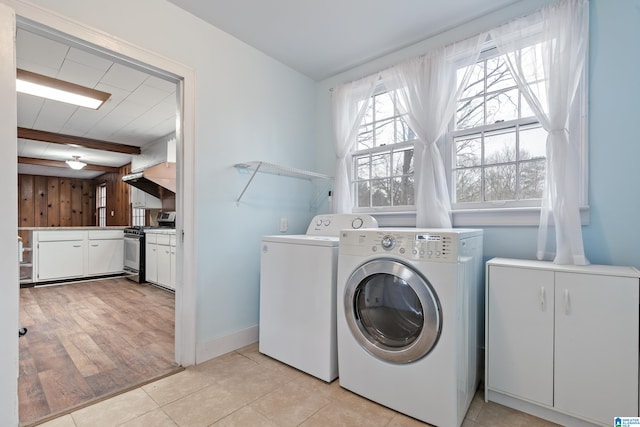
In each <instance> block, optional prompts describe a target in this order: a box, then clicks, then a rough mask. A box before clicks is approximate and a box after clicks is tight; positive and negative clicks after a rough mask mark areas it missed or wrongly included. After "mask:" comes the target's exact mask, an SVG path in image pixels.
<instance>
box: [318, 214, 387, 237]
mask: <svg viewBox="0 0 640 427" xmlns="http://www.w3.org/2000/svg"><path fill="white" fill-rule="evenodd" d="M363 228H378V221H376V219H375V218H374V217H372V216H371V215H367V214H326V215H316V216H315V217H314V218H313V219H312V220H311V223H309V227H308V228H307V235H316V236H335V237H338V236H339V235H340V230H345V229H349V230H360V229H363Z"/></svg>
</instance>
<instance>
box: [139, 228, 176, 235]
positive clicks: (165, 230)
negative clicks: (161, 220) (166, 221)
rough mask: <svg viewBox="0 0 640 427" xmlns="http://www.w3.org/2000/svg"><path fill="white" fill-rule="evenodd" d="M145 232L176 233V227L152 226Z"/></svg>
mask: <svg viewBox="0 0 640 427" xmlns="http://www.w3.org/2000/svg"><path fill="white" fill-rule="evenodd" d="M144 233H145V234H176V229H175V228H151V229H145V230H144Z"/></svg>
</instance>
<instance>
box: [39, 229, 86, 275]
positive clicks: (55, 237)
mask: <svg viewBox="0 0 640 427" xmlns="http://www.w3.org/2000/svg"><path fill="white" fill-rule="evenodd" d="M85 247H86V239H85V233H83V232H78V231H44V232H39V233H38V236H37V255H36V256H37V270H36V271H37V272H36V280H37V281H43V280H58V279H71V278H76V277H83V276H84V260H85Z"/></svg>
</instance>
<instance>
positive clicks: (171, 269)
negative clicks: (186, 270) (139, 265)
mask: <svg viewBox="0 0 640 427" xmlns="http://www.w3.org/2000/svg"><path fill="white" fill-rule="evenodd" d="M145 236H146V243H145V245H146V246H145V250H146V254H145V256H146V260H145V261H146V267H145V269H146V270H145V276H146V280H147V281H148V282H151V283H155V284H156V285H160V286H163V287H165V288H168V289H172V290H175V289H176V285H175V283H176V279H175V275H176V261H175V248H176V244H175V242H176V240H175V238H176V236H175V232H169V233H167V232H166V231H164V230H163V231H160V232H157V233H156V232H153V231H148V232H147V233H146V234H145Z"/></svg>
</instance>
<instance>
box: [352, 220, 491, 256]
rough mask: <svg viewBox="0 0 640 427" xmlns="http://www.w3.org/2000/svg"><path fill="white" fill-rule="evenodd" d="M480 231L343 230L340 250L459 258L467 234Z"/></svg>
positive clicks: (364, 253) (363, 254)
mask: <svg viewBox="0 0 640 427" xmlns="http://www.w3.org/2000/svg"><path fill="white" fill-rule="evenodd" d="M476 232H477V230H460V229H455V230H454V229H417V228H416V229H382V228H381V229H377V230H343V231H342V232H341V234H340V249H339V250H340V254H344V255H356V256H368V255H381V256H382V255H385V254H389V255H390V256H391V255H393V256H394V257H399V258H405V259H408V260H425V261H441V262H456V261H457V260H458V256H459V253H460V250H461V249H463V246H464V245H465V244H466V242H465V240H464V238H465V237H471V235H472V234H476ZM480 233H482V232H481V231H480ZM461 246H462V247H461Z"/></svg>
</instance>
